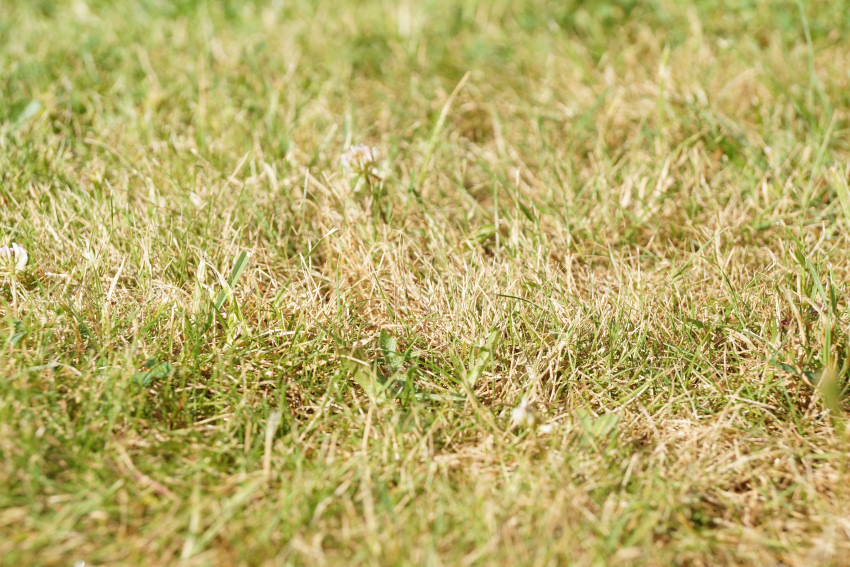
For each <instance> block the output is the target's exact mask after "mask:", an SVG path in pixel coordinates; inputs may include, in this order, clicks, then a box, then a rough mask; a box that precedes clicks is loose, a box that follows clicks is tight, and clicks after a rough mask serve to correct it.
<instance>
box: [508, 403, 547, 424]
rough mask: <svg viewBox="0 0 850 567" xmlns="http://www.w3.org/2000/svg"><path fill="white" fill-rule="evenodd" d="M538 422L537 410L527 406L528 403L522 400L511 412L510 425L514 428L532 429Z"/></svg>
mask: <svg viewBox="0 0 850 567" xmlns="http://www.w3.org/2000/svg"><path fill="white" fill-rule="evenodd" d="M539 421H540V416H539V415H538V414H537V410H535V409H534V408H533V407H530V406H529V405H528V402H527V401H525V400H523V401H522V403H520V404H519V405H518V406H517V407H515V408H514V409H513V411H512V412H511V424H513V425H514V426H515V427H529V428H530V427H534V426H535V425H537V423H538V422H539Z"/></svg>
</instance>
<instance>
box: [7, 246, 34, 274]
mask: <svg viewBox="0 0 850 567" xmlns="http://www.w3.org/2000/svg"><path fill="white" fill-rule="evenodd" d="M28 260H29V254H27V251H26V249H25V248H24V247H23V246H20V245H18V244H16V243H14V242H13V243H12V245H11V246H3V247H0V261H2V262H3V263H4V264H6V265H8V266H10V267H11V266H12V265H13V264H14V268H15V271H21V270H23V269H24V268H26V267H27V261H28Z"/></svg>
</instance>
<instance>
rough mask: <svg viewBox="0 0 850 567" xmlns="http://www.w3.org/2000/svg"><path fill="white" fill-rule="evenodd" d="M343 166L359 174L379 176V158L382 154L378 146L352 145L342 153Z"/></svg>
mask: <svg viewBox="0 0 850 567" xmlns="http://www.w3.org/2000/svg"><path fill="white" fill-rule="evenodd" d="M341 159H342V166H343V167H344V168H345V169H347V170H348V171H351V172H353V173H356V174H358V175H367V176H368V175H371V176H372V177H378V160H379V159H381V154H380V152H379V151H378V149H377V148H373V147H371V146H367V145H365V144H359V145H356V146H351V147H350V148H348V150H346V152H345V153H344V154H342V158H341Z"/></svg>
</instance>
